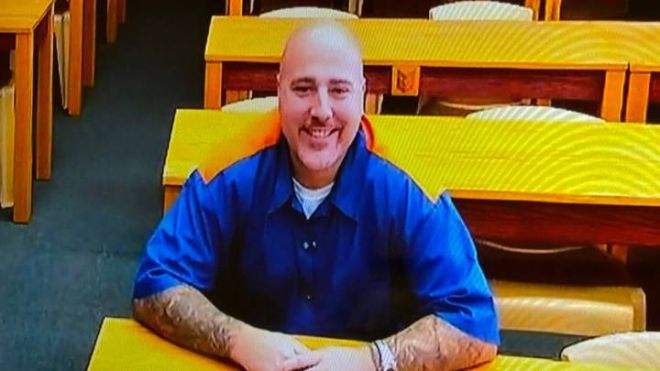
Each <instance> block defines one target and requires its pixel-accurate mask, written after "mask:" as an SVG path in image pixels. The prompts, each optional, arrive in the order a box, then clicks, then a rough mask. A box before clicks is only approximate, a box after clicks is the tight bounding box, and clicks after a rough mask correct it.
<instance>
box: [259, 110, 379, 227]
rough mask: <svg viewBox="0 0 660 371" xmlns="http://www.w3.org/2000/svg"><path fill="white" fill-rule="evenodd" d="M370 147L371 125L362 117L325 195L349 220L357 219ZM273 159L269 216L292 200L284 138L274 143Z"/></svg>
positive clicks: (291, 184)
mask: <svg viewBox="0 0 660 371" xmlns="http://www.w3.org/2000/svg"><path fill="white" fill-rule="evenodd" d="M373 146H374V135H373V129H372V126H371V123H370V122H369V120H368V119H367V118H366V117H365V116H363V117H362V120H361V123H360V129H359V130H358V132H357V135H356V136H355V139H354V140H353V143H351V145H350V147H349V148H348V151H347V152H346V156H345V157H344V160H343V161H342V164H341V167H340V168H339V171H338V172H337V177H336V178H335V185H334V187H333V189H332V192H331V193H330V195H329V196H328V197H329V199H330V201H331V202H332V203H333V204H334V205H335V207H336V208H337V209H339V211H341V212H342V213H343V214H345V215H346V216H348V217H350V218H351V219H354V220H357V216H358V210H359V201H360V195H361V193H362V188H363V187H364V178H365V175H366V171H367V161H368V156H369V153H368V151H369V150H370V149H371V148H372V147H373ZM276 156H277V160H276V161H275V166H276V170H275V185H274V192H273V197H272V198H271V202H270V205H269V208H268V212H269V213H271V212H273V211H275V210H277V209H279V208H280V207H282V205H283V204H284V203H285V202H287V201H291V200H292V197H293V183H292V181H291V177H292V176H293V172H292V171H291V159H290V154H289V146H288V145H287V143H286V140H285V138H284V136H283V135H282V136H281V137H280V141H279V143H278V144H277V155H276Z"/></svg>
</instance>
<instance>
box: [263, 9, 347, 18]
mask: <svg viewBox="0 0 660 371" xmlns="http://www.w3.org/2000/svg"><path fill="white" fill-rule="evenodd" d="M259 17H264V18H351V19H356V18H358V16H357V15H355V14H352V13H347V12H343V11H341V10H336V9H331V8H317V7H313V6H297V7H292V8H282V9H277V10H272V11H270V12H266V13H261V14H260V15H259Z"/></svg>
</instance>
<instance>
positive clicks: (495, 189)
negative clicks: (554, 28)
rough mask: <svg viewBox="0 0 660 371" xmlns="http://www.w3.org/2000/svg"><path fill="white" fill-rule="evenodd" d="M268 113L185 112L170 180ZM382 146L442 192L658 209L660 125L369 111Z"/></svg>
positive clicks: (176, 129)
mask: <svg viewBox="0 0 660 371" xmlns="http://www.w3.org/2000/svg"><path fill="white" fill-rule="evenodd" d="M260 120H263V116H262V115H260V114H240V113H228V112H221V111H213V110H177V113H176V116H175V119H174V125H173V128H172V134H171V137H170V144H169V149H168V152H167V157H166V160H165V166H164V171H163V185H165V186H180V185H182V184H183V183H184V181H185V180H186V178H187V177H188V175H189V174H190V173H191V172H192V171H193V170H194V169H195V168H196V167H197V165H198V164H199V163H200V162H201V161H203V160H204V159H205V158H206V157H207V156H208V155H209V153H211V152H213V151H214V149H216V148H231V146H232V145H236V143H238V142H240V140H239V139H238V138H242V137H245V136H248V135H250V134H251V135H254V125H255V124H259V121H260ZM370 120H371V122H372V124H373V126H374V132H375V135H376V143H377V145H378V147H379V148H378V151H379V152H380V153H382V152H385V153H386V154H387V155H386V156H387V158H388V159H390V161H392V162H393V163H395V164H397V165H398V166H400V167H401V168H403V169H404V170H406V171H407V172H408V173H409V174H410V175H411V176H412V177H413V178H414V179H415V180H416V181H417V182H418V183H419V184H420V185H421V186H422V188H423V189H424V190H425V191H426V192H427V193H428V194H429V196H431V197H433V198H436V197H437V196H438V195H439V194H440V193H441V192H442V191H443V190H445V189H449V190H450V191H451V193H452V196H453V197H456V198H471V199H497V200H525V201H541V202H555V203H586V204H602V205H645V206H660V145H658V144H659V143H660V127H657V126H654V125H634V124H619V123H608V124H576V123H542V122H487V121H475V120H468V119H464V118H455V117H424V116H371V117H370Z"/></svg>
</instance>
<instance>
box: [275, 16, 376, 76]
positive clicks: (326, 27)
mask: <svg viewBox="0 0 660 371" xmlns="http://www.w3.org/2000/svg"><path fill="white" fill-rule="evenodd" d="M317 58H330V59H341V60H343V61H344V62H345V63H346V66H348V67H350V68H351V71H350V72H353V73H356V74H357V75H359V76H360V77H361V76H363V66H362V52H361V50H360V46H359V44H358V42H357V40H356V39H355V37H354V36H353V34H351V32H350V31H349V30H348V29H346V27H344V26H342V25H341V24H339V23H337V22H334V21H321V22H315V23H311V24H307V25H305V26H302V27H300V28H298V29H296V30H295V31H294V32H293V33H292V34H291V35H290V36H289V38H288V39H287V42H286V45H285V46H284V51H283V53H282V59H281V63H280V74H286V73H289V72H291V69H292V68H293V69H296V68H298V67H299V66H300V64H301V62H302V63H304V62H305V61H309V60H314V59H317Z"/></svg>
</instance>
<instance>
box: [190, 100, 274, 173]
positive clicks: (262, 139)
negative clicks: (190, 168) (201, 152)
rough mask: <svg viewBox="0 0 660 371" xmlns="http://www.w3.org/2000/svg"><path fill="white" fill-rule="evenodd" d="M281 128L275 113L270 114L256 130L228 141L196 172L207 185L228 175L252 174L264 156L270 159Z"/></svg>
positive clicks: (258, 124)
mask: <svg viewBox="0 0 660 371" xmlns="http://www.w3.org/2000/svg"><path fill="white" fill-rule="evenodd" d="M281 132H282V131H281V126H280V123H279V118H278V116H277V114H276V113H269V114H267V115H266V116H265V117H264V119H263V120H262V122H259V123H257V124H255V127H254V128H253V130H251V131H249V132H246V133H240V134H239V135H236V136H234V137H232V138H227V140H225V141H224V144H223V145H219V146H218V148H216V149H215V151H213V152H212V153H211V155H210V156H208V157H207V158H206V159H205V160H204V161H202V163H201V164H200V166H199V167H198V168H197V172H198V173H199V175H200V177H201V179H202V180H203V181H204V182H205V183H209V182H211V181H212V180H213V179H214V178H215V177H216V176H217V175H218V174H220V173H222V172H225V171H226V170H227V171H230V172H231V171H234V170H241V171H246V170H250V166H257V165H258V164H259V160H260V159H261V157H262V156H264V155H266V156H267V155H268V152H269V149H271V148H272V147H274V146H275V145H276V144H277V143H278V142H279V140H280V137H281Z"/></svg>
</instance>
